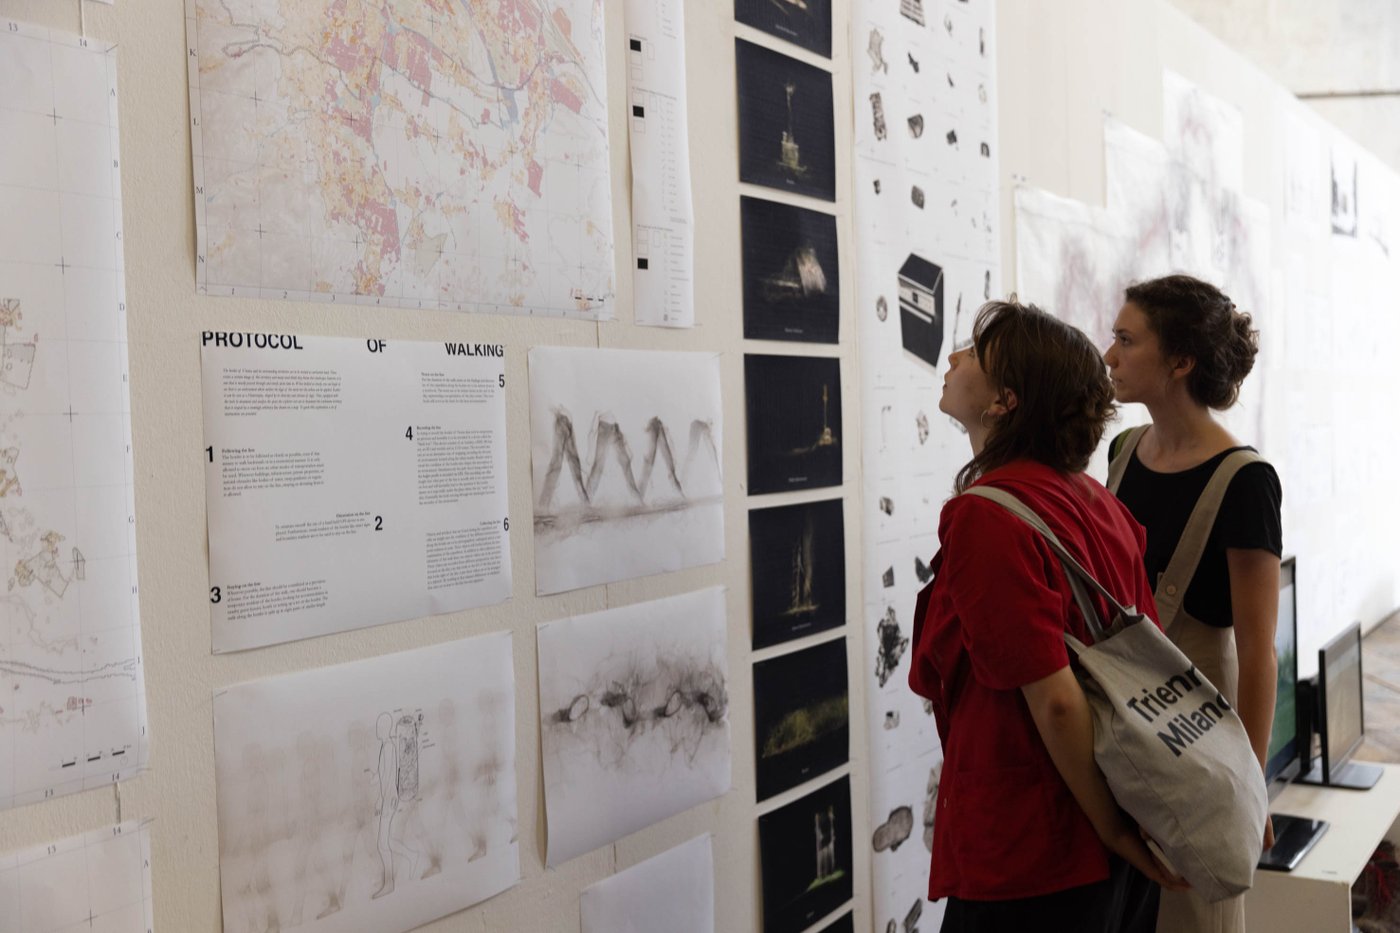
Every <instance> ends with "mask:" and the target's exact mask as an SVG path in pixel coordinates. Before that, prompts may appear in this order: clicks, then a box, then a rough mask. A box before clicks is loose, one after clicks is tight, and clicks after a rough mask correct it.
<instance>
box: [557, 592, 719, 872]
mask: <svg viewBox="0 0 1400 933" xmlns="http://www.w3.org/2000/svg"><path fill="white" fill-rule="evenodd" d="M724 620H725V612H724V590H723V589H719V588H714V589H708V590H701V591H699V592H695V593H687V594H685V595H683V596H674V597H670V598H668V599H660V600H655V601H653V602H648V603H640V604H636V605H632V606H624V607H622V608H619V609H609V610H605V611H603V612H595V613H592V614H590V615H584V616H577V617H574V618H568V619H561V620H559V621H557V622H546V623H544V624H543V625H541V626H540V627H539V663H540V719H541V723H540V729H541V749H542V752H543V759H544V788H545V812H546V817H547V824H548V827H549V844H548V846H547V853H548V854H547V859H546V861H547V864H549V865H551V866H553V865H559V864H561V863H563V862H565V861H567V860H569V859H571V858H573V857H575V856H577V855H582V854H583V853H585V852H588V851H590V850H592V849H595V848H597V847H598V846H601V845H606V844H608V843H610V842H614V841H616V840H618V839H621V838H622V837H623V836H626V835H628V834H629V833H633V832H636V831H637V830H639V829H641V828H643V827H644V826H647V825H650V824H651V823H654V822H656V821H657V820H660V819H664V818H665V817H668V816H671V815H673V814H676V813H679V812H681V811H682V810H685V809H688V808H689V807H692V806H695V805H696V804H699V803H703V802H704V801H706V800H710V799H712V798H714V797H717V796H719V795H720V794H723V793H724V792H725V791H727V790H728V789H729V781H730V773H729V766H730V751H729V692H728V682H727V673H726V667H725V653H724V652H725V647H724V646H725V622H724Z"/></svg>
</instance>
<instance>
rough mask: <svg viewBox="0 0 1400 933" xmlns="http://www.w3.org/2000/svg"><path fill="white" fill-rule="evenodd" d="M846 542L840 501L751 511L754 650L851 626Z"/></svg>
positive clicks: (831, 500) (750, 535) (750, 557)
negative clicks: (838, 627) (847, 611)
mask: <svg viewBox="0 0 1400 933" xmlns="http://www.w3.org/2000/svg"><path fill="white" fill-rule="evenodd" d="M845 541H846V532H845V520H844V517H843V514H842V505H841V500H840V499H830V500H828V501H825V502H804V503H802V504H800V505H782V506H778V507H776V508H771V509H754V510H753V511H751V512H750V513H749V560H750V566H751V567H752V569H753V585H752V587H751V591H752V593H753V647H754V648H755V649H758V648H766V647H768V646H769V645H776V644H780V643H781V642H785V641H788V640H790V639H793V638H801V637H803V636H805V635H812V634H815V633H816V632H822V631H826V630H827V629H832V628H836V627H837V626H841V625H845V624H846V544H845Z"/></svg>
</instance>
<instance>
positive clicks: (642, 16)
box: [626, 0, 695, 327]
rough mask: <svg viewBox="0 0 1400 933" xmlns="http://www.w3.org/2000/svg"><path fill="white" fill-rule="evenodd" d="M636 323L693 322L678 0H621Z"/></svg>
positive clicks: (687, 136)
mask: <svg viewBox="0 0 1400 933" xmlns="http://www.w3.org/2000/svg"><path fill="white" fill-rule="evenodd" d="M626 19H627V43H628V46H627V97H628V106H629V107H630V108H631V109H630V110H629V111H628V115H627V127H628V139H629V140H630V142H631V146H632V149H631V153H632V253H633V255H632V304H633V306H634V307H635V309H636V322H637V323H638V324H649V325H654V326H658V327H694V326H695V217H694V210H693V208H692V206H691V196H690V132H689V128H688V121H689V116H688V107H687V106H686V86H685V4H684V2H683V0H627V6H626Z"/></svg>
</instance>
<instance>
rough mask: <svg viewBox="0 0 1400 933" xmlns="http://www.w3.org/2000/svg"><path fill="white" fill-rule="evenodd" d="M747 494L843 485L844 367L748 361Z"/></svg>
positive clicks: (792, 360) (794, 360) (802, 359)
mask: <svg viewBox="0 0 1400 933" xmlns="http://www.w3.org/2000/svg"><path fill="white" fill-rule="evenodd" d="M744 386H745V395H746V406H747V408H748V461H749V490H748V491H749V493H750V494H752V495H759V494H761V493H767V492H786V491H788V490H793V489H817V488H820V487H823V486H840V485H841V451H842V444H843V438H844V435H843V434H842V431H841V361H840V360H838V359H835V358H823V357H810V356H761V355H754V354H749V355H746V356H745V357H744Z"/></svg>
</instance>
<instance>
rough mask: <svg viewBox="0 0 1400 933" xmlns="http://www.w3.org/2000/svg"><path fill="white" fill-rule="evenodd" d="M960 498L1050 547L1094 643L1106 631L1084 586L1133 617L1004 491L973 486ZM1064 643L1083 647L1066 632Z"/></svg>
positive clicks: (1047, 529)
mask: <svg viewBox="0 0 1400 933" xmlns="http://www.w3.org/2000/svg"><path fill="white" fill-rule="evenodd" d="M963 495H965V496H966V495H972V496H978V497H980V498H983V499H989V500H991V501H992V502H995V503H996V504H997V505H999V506H1001V507H1002V508H1004V509H1006V511H1008V512H1010V513H1011V514H1012V515H1015V516H1016V517H1017V518H1019V519H1021V520H1022V521H1023V522H1025V523H1026V524H1027V525H1030V526H1031V527H1032V528H1034V529H1035V530H1036V531H1038V532H1040V534H1041V535H1042V536H1043V537H1044V538H1045V540H1046V542H1047V543H1048V544H1049V545H1050V549H1051V550H1053V551H1054V552H1055V556H1056V557H1058V558H1059V559H1060V564H1061V566H1063V567H1064V569H1065V578H1066V579H1068V580H1069V585H1070V590H1071V591H1073V593H1074V599H1075V602H1077V603H1078V604H1079V611H1080V613H1081V614H1083V616H1084V624H1085V625H1087V626H1088V627H1089V631H1090V632H1091V633H1093V636H1094V641H1096V642H1097V641H1101V640H1103V639H1104V638H1107V637H1108V631H1107V629H1106V628H1105V626H1104V624H1103V622H1102V620H1101V619H1100V618H1099V613H1098V610H1097V609H1095V608H1094V603H1093V600H1091V599H1090V598H1089V594H1088V593H1087V592H1085V590H1084V584H1085V583H1087V584H1088V585H1089V586H1091V587H1093V588H1094V590H1096V591H1097V592H1098V594H1099V595H1100V596H1102V597H1103V598H1104V599H1106V600H1107V601H1108V604H1109V605H1110V606H1112V607H1113V608H1114V609H1116V610H1117V611H1118V614H1119V615H1120V616H1122V617H1123V618H1130V617H1132V616H1136V615H1137V612H1136V610H1132V609H1128V608H1125V607H1124V606H1123V605H1122V604H1121V603H1120V602H1118V600H1117V599H1115V598H1114V596H1113V594H1112V593H1110V592H1109V591H1108V590H1106V589H1104V587H1103V584H1101V583H1099V581H1098V580H1096V579H1095V578H1094V575H1093V574H1091V573H1089V571H1087V570H1085V569H1084V568H1083V566H1081V565H1080V563H1079V561H1078V560H1076V559H1075V557H1074V555H1073V554H1071V553H1070V552H1069V550H1068V549H1067V548H1066V547H1065V546H1064V545H1063V544H1062V543H1060V539H1059V538H1058V537H1056V535H1055V532H1053V531H1051V530H1050V526H1049V525H1047V524H1045V521H1044V520H1043V519H1042V518H1041V517H1040V516H1039V515H1037V514H1036V513H1035V510H1033V509H1032V508H1031V507H1030V506H1028V505H1026V504H1025V503H1024V502H1022V501H1021V500H1020V499H1018V498H1016V497H1015V496H1013V495H1012V494H1011V493H1009V492H1007V491H1006V490H1005V489H997V488H996V487H995V486H974V487H972V488H971V489H969V490H967V491H966V492H964V493H963ZM1065 641H1066V642H1068V643H1069V644H1070V647H1072V648H1074V649H1075V651H1076V653H1078V652H1080V651H1082V650H1083V648H1084V646H1083V644H1081V643H1080V642H1079V640H1078V639H1076V638H1075V637H1074V636H1073V635H1070V634H1069V633H1068V632H1066V633H1065Z"/></svg>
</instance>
